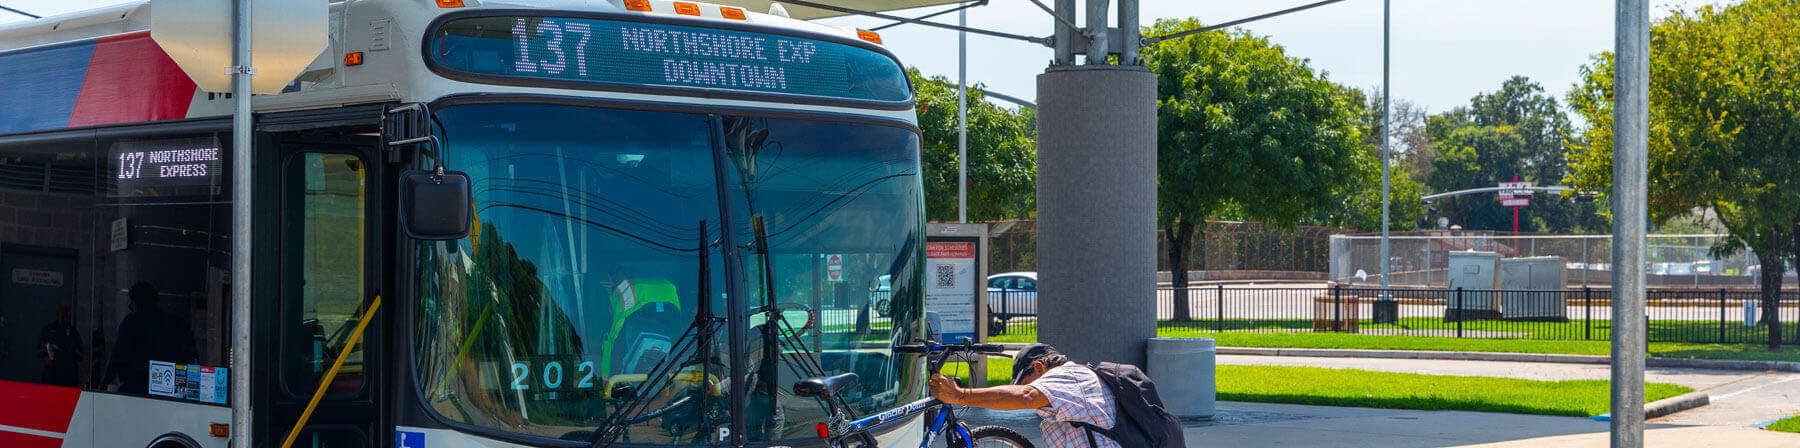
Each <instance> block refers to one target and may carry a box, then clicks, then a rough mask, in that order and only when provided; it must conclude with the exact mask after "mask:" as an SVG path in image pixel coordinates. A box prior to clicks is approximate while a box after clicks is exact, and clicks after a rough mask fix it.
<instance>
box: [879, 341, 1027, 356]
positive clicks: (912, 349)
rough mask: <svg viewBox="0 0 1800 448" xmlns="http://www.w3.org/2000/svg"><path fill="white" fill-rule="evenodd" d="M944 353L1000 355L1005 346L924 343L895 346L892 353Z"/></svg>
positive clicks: (1004, 350) (1003, 351) (1004, 351)
mask: <svg viewBox="0 0 1800 448" xmlns="http://www.w3.org/2000/svg"><path fill="white" fill-rule="evenodd" d="M946 352H948V353H955V352H970V353H985V354H990V355H997V354H1001V353H1006V346H1004V345H1000V344H974V343H962V344H937V343H932V342H926V343H924V344H919V345H896V346H894V353H912V354H928V353H946Z"/></svg>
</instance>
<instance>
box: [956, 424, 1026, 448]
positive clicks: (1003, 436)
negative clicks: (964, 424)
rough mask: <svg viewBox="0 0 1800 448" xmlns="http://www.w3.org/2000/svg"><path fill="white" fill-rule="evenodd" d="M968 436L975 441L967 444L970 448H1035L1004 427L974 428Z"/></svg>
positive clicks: (1019, 435)
mask: <svg viewBox="0 0 1800 448" xmlns="http://www.w3.org/2000/svg"><path fill="white" fill-rule="evenodd" d="M969 436H970V437H973V438H974V439H975V440H974V443H971V444H969V445H970V447H971V448H1036V447H1034V446H1032V445H1031V440H1028V439H1026V438H1025V436H1024V435H1022V434H1019V432H1018V431H1014V430H1012V428H1008V427H1004V426H983V427H980V428H975V430H974V431H970V432H969Z"/></svg>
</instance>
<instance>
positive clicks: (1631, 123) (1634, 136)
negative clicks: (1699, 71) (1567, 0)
mask: <svg viewBox="0 0 1800 448" xmlns="http://www.w3.org/2000/svg"><path fill="white" fill-rule="evenodd" d="M1616 5H1617V6H1616V7H1617V8H1618V12H1617V17H1616V21H1615V23H1614V25H1613V26H1614V32H1615V33H1616V34H1617V37H1616V40H1615V41H1614V45H1615V46H1616V47H1617V48H1615V49H1614V52H1615V54H1617V55H1618V59H1617V64H1615V65H1614V68H1613V70H1614V72H1613V85H1614V86H1615V89H1614V91H1613V194H1612V197H1613V213H1614V215H1613V222H1612V227H1613V245H1612V263H1613V271H1612V272H1613V279H1612V280H1613V300H1612V308H1613V315H1612V322H1613V331H1612V447H1613V448H1642V447H1643V446H1644V351H1645V348H1646V347H1645V346H1644V345H1645V342H1646V341H1645V339H1644V335H1645V331H1646V329H1645V328H1644V327H1645V324H1646V323H1645V322H1644V232H1645V230H1646V229H1645V226H1646V225H1647V224H1646V221H1648V215H1647V213H1648V212H1647V211H1646V208H1648V207H1647V201H1648V199H1649V184H1648V181H1647V179H1646V177H1648V173H1649V166H1650V163H1649V156H1648V146H1649V129H1650V108H1649V91H1650V11H1649V9H1650V8H1649V5H1648V1H1647V0H1618V3H1617V4H1616Z"/></svg>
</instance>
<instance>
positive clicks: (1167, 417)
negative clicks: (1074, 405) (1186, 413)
mask: <svg viewBox="0 0 1800 448" xmlns="http://www.w3.org/2000/svg"><path fill="white" fill-rule="evenodd" d="M1088 369H1090V370H1093V371H1094V376H1098V377H1100V384H1101V385H1103V386H1105V387H1106V390H1107V391H1108V392H1112V396H1113V407H1114V408H1115V410H1114V412H1113V427H1112V429H1107V428H1101V427H1098V426H1094V425H1090V424H1087V423H1082V422H1071V423H1070V424H1072V425H1075V427H1077V428H1081V429H1084V430H1087V434H1088V446H1089V447H1093V446H1094V434H1095V433H1098V434H1100V435H1102V436H1106V438H1108V439H1112V440H1113V441H1114V442H1119V446H1122V447H1128V448H1139V447H1144V448H1187V440H1186V439H1185V438H1184V437H1182V433H1181V422H1180V421H1179V420H1176V419H1175V416H1174V415H1173V414H1169V411H1167V410H1165V409H1164V408H1163V403H1162V397H1160V396H1158V395H1156V383H1153V382H1151V381H1150V376H1149V375H1145V374H1144V371H1143V370H1139V369H1138V368H1137V366H1134V365H1130V364H1116V363H1110V362H1102V363H1097V364H1089V365H1088Z"/></svg>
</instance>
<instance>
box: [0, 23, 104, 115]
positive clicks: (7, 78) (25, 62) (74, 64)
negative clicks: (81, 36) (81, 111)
mask: <svg viewBox="0 0 1800 448" xmlns="http://www.w3.org/2000/svg"><path fill="white" fill-rule="evenodd" d="M94 44H95V41H86V42H76V43H71V44H66V45H55V46H51V47H45V48H39V49H34V50H27V51H22V52H14V53H5V54H0V134H7V133H13V132H28V131H40V130H45V129H61V128H63V127H66V126H68V125H69V115H70V114H71V113H73V112H74V111H75V99H76V98H79V97H80V96H81V83H82V82H83V81H85V80H86V78H87V70H88V64H89V63H90V62H92V60H93V58H94Z"/></svg>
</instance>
